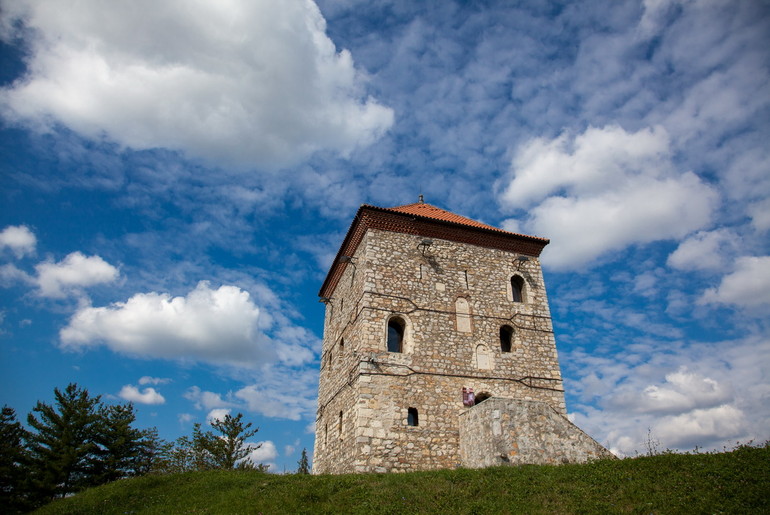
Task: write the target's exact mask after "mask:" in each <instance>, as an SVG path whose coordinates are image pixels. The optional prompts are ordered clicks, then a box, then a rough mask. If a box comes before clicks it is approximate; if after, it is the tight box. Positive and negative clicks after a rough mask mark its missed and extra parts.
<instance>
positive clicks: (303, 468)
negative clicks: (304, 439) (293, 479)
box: [297, 447, 310, 474]
mask: <svg viewBox="0 0 770 515" xmlns="http://www.w3.org/2000/svg"><path fill="white" fill-rule="evenodd" d="M297 474H310V464H309V463H308V460H307V449H305V448H304V447H303V448H302V455H301V456H300V457H299V461H298V462H297Z"/></svg>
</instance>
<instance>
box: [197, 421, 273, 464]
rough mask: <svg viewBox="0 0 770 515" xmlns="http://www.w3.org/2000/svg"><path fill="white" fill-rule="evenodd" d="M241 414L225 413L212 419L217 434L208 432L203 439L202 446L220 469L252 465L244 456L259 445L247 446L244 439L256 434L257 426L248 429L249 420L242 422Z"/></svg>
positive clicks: (212, 425)
mask: <svg viewBox="0 0 770 515" xmlns="http://www.w3.org/2000/svg"><path fill="white" fill-rule="evenodd" d="M242 419H243V414H242V413H238V414H237V415H236V416H234V417H233V416H230V414H227V415H225V417H224V418H223V419H221V420H214V421H213V422H212V423H211V427H213V428H214V429H215V430H216V431H217V432H218V433H219V435H213V434H212V433H211V432H208V434H207V437H206V439H205V443H204V448H205V449H206V450H208V451H209V452H210V453H211V456H212V459H213V462H214V466H215V467H216V468H222V469H234V468H236V467H237V468H253V467H254V465H253V463H251V461H250V460H248V459H246V460H244V458H246V456H248V455H249V453H251V451H253V450H255V449H258V448H259V447H260V446H261V444H260V445H257V446H256V447H254V446H249V445H247V444H246V440H247V439H249V438H251V437H252V436H254V435H255V434H257V431H259V428H256V429H252V430H249V428H250V427H251V422H248V423H246V424H244V423H243V421H242Z"/></svg>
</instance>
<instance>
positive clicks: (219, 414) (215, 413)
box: [206, 408, 232, 425]
mask: <svg viewBox="0 0 770 515" xmlns="http://www.w3.org/2000/svg"><path fill="white" fill-rule="evenodd" d="M231 411H232V410H231V409H229V408H215V409H213V410H211V411H209V414H208V415H206V422H208V423H209V425H210V424H212V423H213V422H214V421H221V420H224V418H225V416H227V415H229V414H230V412H231Z"/></svg>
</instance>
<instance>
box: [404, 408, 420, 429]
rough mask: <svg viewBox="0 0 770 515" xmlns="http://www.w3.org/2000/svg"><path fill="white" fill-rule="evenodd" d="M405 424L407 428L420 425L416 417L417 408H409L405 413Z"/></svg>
mask: <svg viewBox="0 0 770 515" xmlns="http://www.w3.org/2000/svg"><path fill="white" fill-rule="evenodd" d="M406 424H407V425H409V426H418V425H420V420H419V418H418V415H417V408H409V409H408V410H407V412H406Z"/></svg>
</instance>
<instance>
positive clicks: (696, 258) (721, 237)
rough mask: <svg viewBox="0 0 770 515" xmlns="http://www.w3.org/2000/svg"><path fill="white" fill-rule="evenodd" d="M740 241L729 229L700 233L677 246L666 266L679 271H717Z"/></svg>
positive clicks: (731, 254) (729, 257) (733, 252)
mask: <svg viewBox="0 0 770 515" xmlns="http://www.w3.org/2000/svg"><path fill="white" fill-rule="evenodd" d="M739 245H740V240H739V238H738V236H736V235H735V234H734V233H733V232H732V231H730V230H729V229H718V230H716V231H700V232H698V233H696V234H694V235H692V236H690V237H689V238H687V239H686V240H684V241H683V242H682V243H680V244H679V247H678V248H677V249H676V250H675V251H674V252H673V253H672V254H671V255H670V256H669V257H668V265H669V266H672V267H674V268H678V269H680V270H718V269H720V268H722V267H724V266H725V263H726V262H727V261H728V260H730V259H732V257H733V256H734V255H735V252H736V251H737V249H738V248H739Z"/></svg>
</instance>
